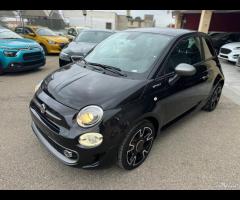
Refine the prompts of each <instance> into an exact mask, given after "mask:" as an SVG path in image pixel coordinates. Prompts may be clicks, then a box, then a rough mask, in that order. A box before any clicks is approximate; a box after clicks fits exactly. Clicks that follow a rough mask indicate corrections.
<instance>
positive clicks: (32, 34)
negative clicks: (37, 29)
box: [28, 33, 36, 37]
mask: <svg viewBox="0 0 240 200" xmlns="http://www.w3.org/2000/svg"><path fill="white" fill-rule="evenodd" d="M28 35H30V36H33V37H35V36H36V34H35V33H29V34H28Z"/></svg>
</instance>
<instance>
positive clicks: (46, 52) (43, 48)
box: [40, 44, 48, 55]
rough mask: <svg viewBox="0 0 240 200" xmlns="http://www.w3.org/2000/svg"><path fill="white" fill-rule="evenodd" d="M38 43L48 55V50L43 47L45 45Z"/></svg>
mask: <svg viewBox="0 0 240 200" xmlns="http://www.w3.org/2000/svg"><path fill="white" fill-rule="evenodd" d="M40 45H41V47H42V48H43V50H44V53H45V55H48V50H47V48H46V47H45V45H43V44H40Z"/></svg>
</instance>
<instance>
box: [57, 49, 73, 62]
mask: <svg viewBox="0 0 240 200" xmlns="http://www.w3.org/2000/svg"><path fill="white" fill-rule="evenodd" d="M59 57H60V58H61V59H62V60H66V61H71V59H70V56H69V55H68V54H67V53H64V52H63V51H61V53H60V55H59Z"/></svg>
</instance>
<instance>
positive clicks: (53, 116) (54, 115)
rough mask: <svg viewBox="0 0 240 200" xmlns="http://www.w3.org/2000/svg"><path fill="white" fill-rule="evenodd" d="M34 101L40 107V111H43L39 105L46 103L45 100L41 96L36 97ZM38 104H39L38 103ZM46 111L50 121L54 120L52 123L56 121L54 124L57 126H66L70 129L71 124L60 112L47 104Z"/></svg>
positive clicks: (46, 116)
mask: <svg viewBox="0 0 240 200" xmlns="http://www.w3.org/2000/svg"><path fill="white" fill-rule="evenodd" d="M33 102H34V103H35V105H36V106H37V107H38V112H40V113H41V110H40V108H39V106H41V104H45V103H44V102H43V101H41V100H40V99H39V98H37V97H35V98H34V100H33ZM37 104H38V105H37ZM45 106H46V111H47V112H46V113H45V114H44V116H45V118H48V119H49V120H50V122H51V121H52V123H55V124H54V125H55V126H57V127H58V128H59V127H60V126H61V127H64V128H67V129H69V128H70V127H69V125H68V123H67V122H66V120H65V118H64V117H63V116H62V115H61V114H60V113H58V112H56V111H55V110H53V109H52V108H50V107H49V106H48V105H46V104H45Z"/></svg>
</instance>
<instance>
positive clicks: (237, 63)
mask: <svg viewBox="0 0 240 200" xmlns="http://www.w3.org/2000/svg"><path fill="white" fill-rule="evenodd" d="M236 65H237V66H238V67H240V56H238V59H237V62H236Z"/></svg>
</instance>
